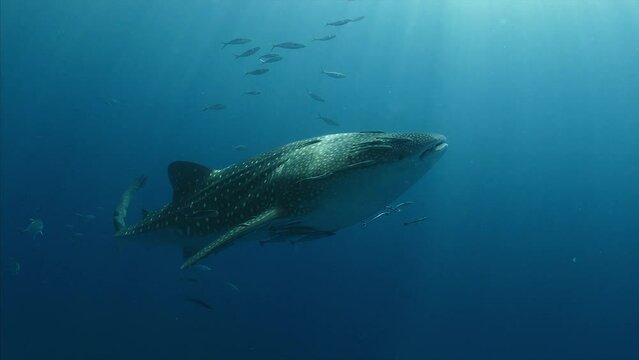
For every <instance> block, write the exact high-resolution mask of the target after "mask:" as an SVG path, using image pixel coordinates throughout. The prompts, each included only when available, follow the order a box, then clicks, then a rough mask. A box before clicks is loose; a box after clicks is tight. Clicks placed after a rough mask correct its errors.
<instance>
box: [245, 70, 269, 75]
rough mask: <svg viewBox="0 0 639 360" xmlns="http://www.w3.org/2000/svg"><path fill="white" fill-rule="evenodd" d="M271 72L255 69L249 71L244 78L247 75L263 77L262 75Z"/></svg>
mask: <svg viewBox="0 0 639 360" xmlns="http://www.w3.org/2000/svg"><path fill="white" fill-rule="evenodd" d="M268 71H269V70H268V69H255V70H253V71H248V72H246V73H245V74H244V76H246V75H262V74H266V73H267V72H268Z"/></svg>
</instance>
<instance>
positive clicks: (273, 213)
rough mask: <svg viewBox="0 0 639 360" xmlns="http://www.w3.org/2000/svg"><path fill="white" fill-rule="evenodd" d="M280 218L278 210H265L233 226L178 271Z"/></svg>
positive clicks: (188, 260)
mask: <svg viewBox="0 0 639 360" xmlns="http://www.w3.org/2000/svg"><path fill="white" fill-rule="evenodd" d="M281 216H282V212H281V211H280V210H278V209H271V210H267V211H265V212H263V213H262V214H260V215H258V216H256V217H253V218H251V219H250V220H248V221H246V222H243V223H241V224H239V225H237V226H235V227H234V228H232V229H231V230H229V231H227V232H226V233H225V234H224V235H222V236H220V237H219V238H217V239H216V240H215V241H213V242H212V243H210V244H208V245H207V246H205V247H204V248H202V249H201V250H200V251H198V252H197V253H196V254H195V255H193V256H191V257H189V258H188V259H187V260H186V261H185V262H184V264H182V266H181V267H180V270H184V269H186V268H189V267H191V266H193V265H195V263H197V262H198V261H200V260H202V259H203V258H205V257H207V256H208V255H209V254H211V253H214V252H216V251H218V250H220V249H221V248H223V247H224V246H227V245H230V244H231V242H233V241H234V240H236V239H238V238H240V237H242V236H244V235H246V234H248V233H250V232H253V231H255V230H257V229H258V228H260V227H262V226H264V225H266V224H268V223H269V222H271V221H273V220H275V219H277V218H278V217H281Z"/></svg>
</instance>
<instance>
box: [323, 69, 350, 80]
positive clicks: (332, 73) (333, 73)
mask: <svg viewBox="0 0 639 360" xmlns="http://www.w3.org/2000/svg"><path fill="white" fill-rule="evenodd" d="M321 73H322V74H324V75H326V76H328V77H332V78H333V79H343V78H345V77H346V75H345V74H342V73H340V72H337V71H326V70H324V69H322V70H321Z"/></svg>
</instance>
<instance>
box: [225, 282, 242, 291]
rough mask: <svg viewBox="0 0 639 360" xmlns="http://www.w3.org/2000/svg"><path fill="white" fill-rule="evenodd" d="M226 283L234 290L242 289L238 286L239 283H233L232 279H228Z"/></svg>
mask: <svg viewBox="0 0 639 360" xmlns="http://www.w3.org/2000/svg"><path fill="white" fill-rule="evenodd" d="M226 285H228V286H229V287H230V288H231V289H233V290H235V291H240V288H239V287H237V285H235V284H233V283H232V282H230V281H227V282H226Z"/></svg>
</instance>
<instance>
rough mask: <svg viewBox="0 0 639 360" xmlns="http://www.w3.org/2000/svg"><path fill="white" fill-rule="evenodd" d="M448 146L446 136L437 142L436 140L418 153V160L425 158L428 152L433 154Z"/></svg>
mask: <svg viewBox="0 0 639 360" xmlns="http://www.w3.org/2000/svg"><path fill="white" fill-rule="evenodd" d="M447 147H448V143H447V142H446V138H444V139H442V140H439V141H438V142H436V143H435V144H434V145H433V146H431V147H430V148H428V149H426V150H424V151H423V152H422V153H421V154H420V155H419V160H424V159H426V157H427V156H428V155H430V154H434V153H437V152H440V151H443V150H446V148H447Z"/></svg>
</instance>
